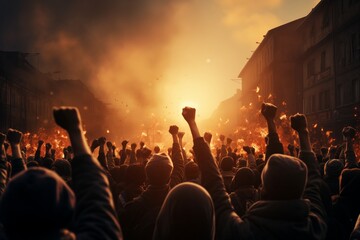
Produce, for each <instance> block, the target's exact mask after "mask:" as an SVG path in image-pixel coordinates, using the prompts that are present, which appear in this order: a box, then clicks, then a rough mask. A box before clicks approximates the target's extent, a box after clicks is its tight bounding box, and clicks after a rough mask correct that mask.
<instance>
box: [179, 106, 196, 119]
mask: <svg viewBox="0 0 360 240" xmlns="http://www.w3.org/2000/svg"><path fill="white" fill-rule="evenodd" d="M195 114H196V109H195V108H192V107H184V108H183V110H182V115H183V117H184V119H185V120H186V121H187V122H188V123H189V122H193V121H195Z"/></svg>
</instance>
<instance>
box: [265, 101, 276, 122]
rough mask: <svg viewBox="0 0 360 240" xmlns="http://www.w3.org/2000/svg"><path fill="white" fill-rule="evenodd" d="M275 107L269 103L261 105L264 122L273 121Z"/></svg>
mask: <svg viewBox="0 0 360 240" xmlns="http://www.w3.org/2000/svg"><path fill="white" fill-rule="evenodd" d="M276 111H277V107H276V106H275V105H273V104H271V103H263V104H262V105H261V114H262V115H263V116H264V118H265V119H266V120H273V119H274V118H275V115H276Z"/></svg>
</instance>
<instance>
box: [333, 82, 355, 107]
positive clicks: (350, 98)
mask: <svg viewBox="0 0 360 240" xmlns="http://www.w3.org/2000/svg"><path fill="white" fill-rule="evenodd" d="M358 102H360V79H354V80H352V81H351V84H347V85H345V84H338V85H337V86H336V105H337V106H342V105H346V104H351V103H358Z"/></svg>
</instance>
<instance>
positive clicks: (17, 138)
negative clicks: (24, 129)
mask: <svg viewBox="0 0 360 240" xmlns="http://www.w3.org/2000/svg"><path fill="white" fill-rule="evenodd" d="M6 138H7V140H8V142H9V143H10V147H11V152H12V158H11V161H10V162H11V166H12V172H11V177H14V176H15V175H16V174H18V173H19V172H21V171H23V170H26V165H25V162H24V160H23V158H22V155H21V149H20V142H21V139H22V133H21V132H20V131H18V130H15V129H11V128H9V130H8V132H7V136H6Z"/></svg>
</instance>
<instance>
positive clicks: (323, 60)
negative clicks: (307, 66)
mask: <svg viewBox="0 0 360 240" xmlns="http://www.w3.org/2000/svg"><path fill="white" fill-rule="evenodd" d="M320 68H321V72H323V71H325V69H326V51H323V52H321V65H320Z"/></svg>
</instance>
